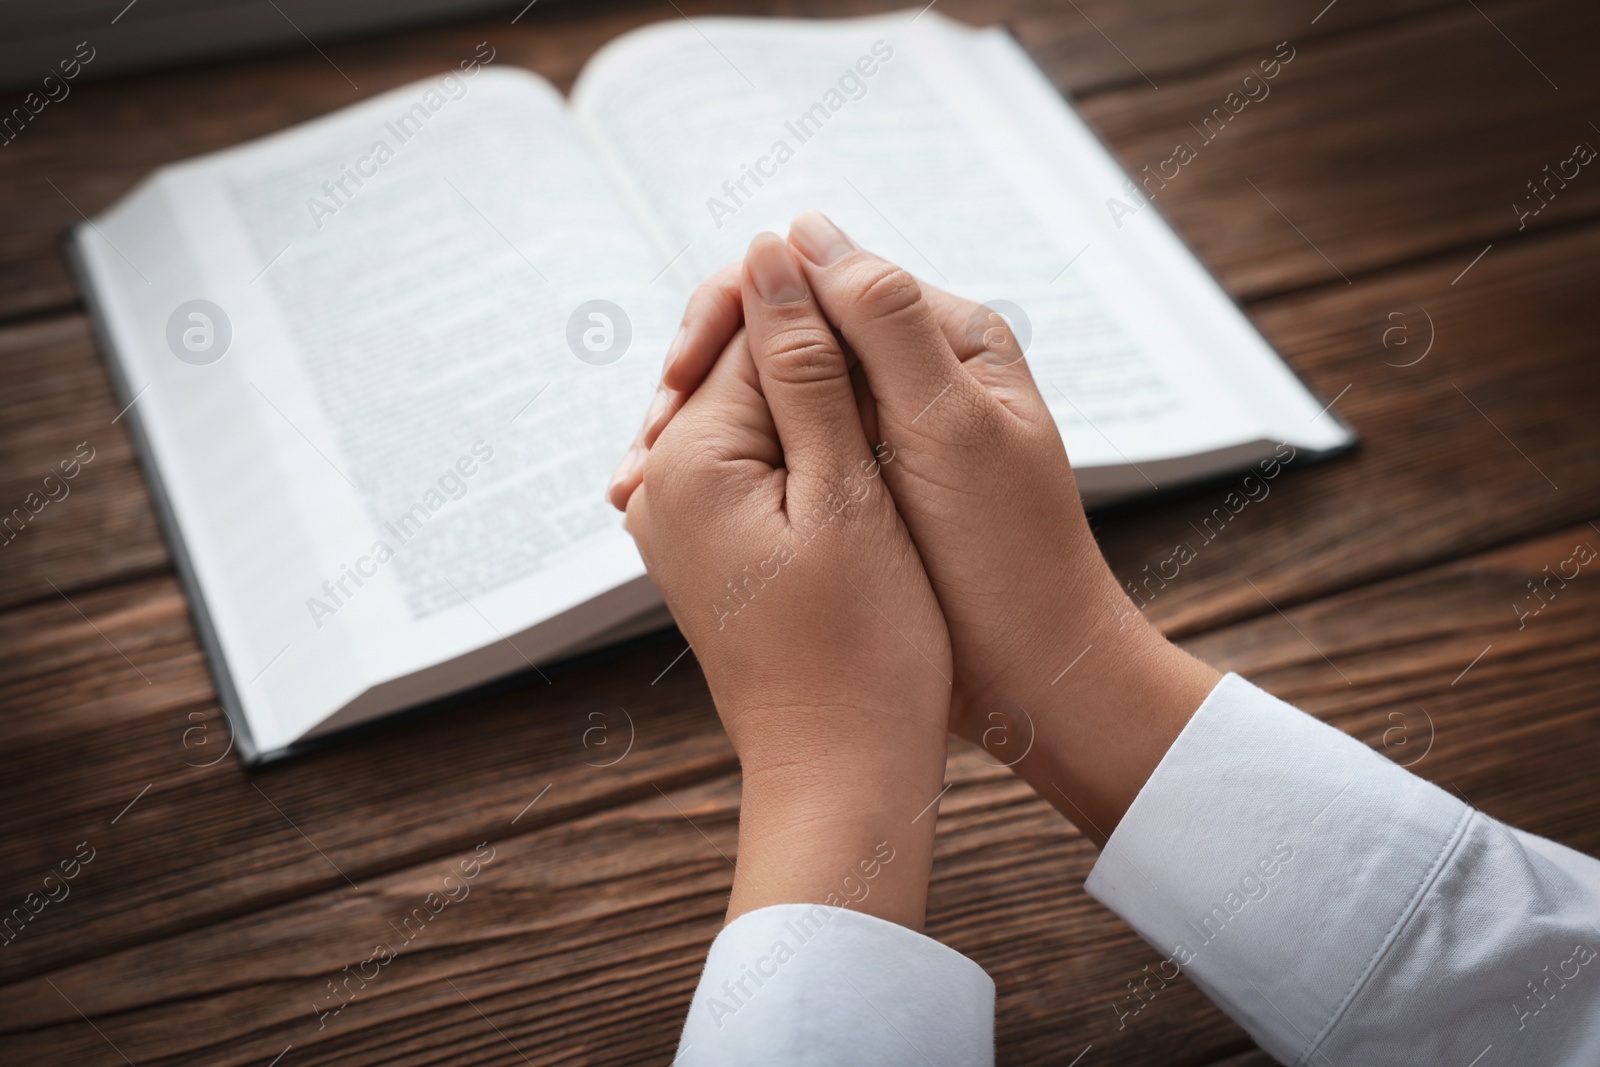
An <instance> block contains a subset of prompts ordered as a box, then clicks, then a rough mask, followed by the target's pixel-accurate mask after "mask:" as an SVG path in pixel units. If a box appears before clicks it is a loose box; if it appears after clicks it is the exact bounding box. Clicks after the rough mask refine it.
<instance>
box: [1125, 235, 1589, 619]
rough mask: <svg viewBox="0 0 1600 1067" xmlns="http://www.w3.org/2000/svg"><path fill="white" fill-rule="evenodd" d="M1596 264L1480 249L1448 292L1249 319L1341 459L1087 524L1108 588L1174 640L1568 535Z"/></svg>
mask: <svg viewBox="0 0 1600 1067" xmlns="http://www.w3.org/2000/svg"><path fill="white" fill-rule="evenodd" d="M1597 257H1600V229H1594V228H1590V229H1584V230H1581V231H1576V232H1572V233H1564V234H1556V235H1549V236H1544V237H1538V238H1529V239H1525V240H1523V241H1521V242H1518V243H1515V244H1507V246H1506V247H1505V248H1504V249H1502V248H1500V247H1499V246H1496V248H1495V249H1494V250H1493V251H1492V252H1490V253H1489V255H1488V256H1485V257H1484V259H1483V260H1482V261H1481V262H1480V263H1478V265H1477V266H1476V267H1474V268H1473V269H1472V270H1471V271H1470V272H1468V274H1467V275H1466V277H1464V278H1462V279H1461V280H1460V281H1459V282H1456V283H1455V284H1452V279H1453V278H1455V277H1456V275H1457V274H1458V273H1459V271H1460V269H1461V264H1459V263H1457V262H1456V261H1455V260H1454V259H1440V260H1438V261H1435V262H1432V263H1429V264H1423V265H1418V266H1415V267H1410V268H1406V269H1403V270H1396V271H1391V272H1386V273H1384V274H1382V275H1377V276H1374V277H1371V278H1368V279H1365V280H1364V281H1362V282H1360V283H1358V284H1356V285H1354V286H1348V287H1347V286H1344V285H1334V286H1329V287H1326V288H1324V289H1320V290H1318V291H1316V292H1312V293H1305V294H1299V295H1295V296H1289V297H1285V298H1281V299H1278V300H1273V301H1268V302H1263V303H1259V304H1257V305H1255V306H1254V307H1253V309H1252V314H1253V316H1254V318H1255V320H1256V322H1257V324H1258V325H1259V326H1260V327H1261V328H1262V330H1263V332H1264V333H1265V334H1266V336H1267V337H1268V339H1269V340H1271V341H1272V342H1273V343H1274V344H1275V345H1276V346H1277V347H1278V348H1279V349H1280V350H1281V351H1282V352H1284V353H1285V354H1286V355H1287V356H1288V358H1289V362H1290V363H1291V365H1292V366H1293V367H1294V368H1295V369H1296V370H1297V371H1299V372H1300V373H1301V374H1302V375H1304V376H1305V377H1306V378H1307V379H1308V380H1309V382H1310V384H1311V385H1312V386H1313V387H1314V388H1315V389H1316V390H1317V391H1318V392H1319V393H1320V394H1321V395H1322V396H1324V397H1326V398H1327V399H1328V400H1330V401H1333V400H1335V399H1337V405H1336V409H1337V411H1338V412H1339V414H1340V415H1342V416H1343V417H1344V418H1345V419H1346V420H1348V421H1349V422H1350V423H1351V425H1353V426H1354V427H1355V430H1356V432H1357V433H1359V434H1360V435H1361V439H1362V441H1361V447H1360V451H1359V452H1357V453H1356V454H1355V455H1352V456H1346V457H1343V458H1340V459H1335V460H1333V461H1330V462H1328V463H1324V464H1322V465H1318V466H1307V467H1305V468H1304V469H1301V470H1295V469H1294V464H1291V465H1290V466H1289V469H1288V470H1287V471H1286V472H1284V473H1280V474H1279V476H1278V477H1277V478H1276V479H1272V480H1270V481H1264V480H1263V479H1261V478H1260V477H1259V475H1258V477H1257V478H1256V479H1254V480H1252V481H1251V482H1249V483H1246V482H1245V481H1244V479H1243V478H1230V479H1227V480H1225V481H1224V482H1223V483H1221V484H1219V485H1217V486H1214V487H1212V488H1210V489H1204V490H1199V491H1195V492H1192V493H1188V494H1185V495H1184V496H1182V497H1180V498H1177V499H1173V500H1168V501H1161V502H1157V503H1152V504H1142V505H1136V506H1134V507H1132V508H1129V509H1127V510H1125V511H1123V512H1121V513H1118V514H1115V515H1107V516H1104V517H1102V518H1101V520H1100V521H1099V522H1098V523H1097V535H1098V537H1099V539H1100V544H1101V547H1102V549H1103V550H1104V551H1105V553H1106V555H1107V558H1108V559H1110V561H1111V563H1112V566H1113V569H1114V570H1115V571H1116V572H1117V574H1118V575H1119V576H1120V577H1121V578H1122V579H1123V580H1124V581H1125V582H1132V583H1134V585H1135V587H1136V589H1137V591H1138V599H1139V600H1140V601H1141V602H1142V603H1145V604H1147V607H1146V609H1145V610H1146V613H1147V614H1148V615H1149V616H1150V617H1151V618H1152V619H1154V620H1156V621H1157V622H1158V623H1159V624H1160V625H1161V626H1162V627H1163V629H1165V630H1166V631H1168V632H1169V633H1194V632H1196V631H1198V630H1200V629H1203V628H1205V627H1208V626H1214V625H1216V624H1217V623H1219V622H1222V621H1227V620H1231V619H1237V618H1242V617H1245V616H1248V615H1256V614H1261V613H1263V612H1270V611H1271V610H1272V609H1273V606H1274V605H1276V606H1278V607H1284V606H1287V605H1289V604H1293V603H1298V602H1300V601H1302V600H1306V599H1309V598H1311V597H1314V596H1319V595H1322V594H1325V593H1328V592H1331V591H1333V590H1337V589H1344V588H1348V587H1350V586H1351V585H1354V584H1357V583H1361V582H1369V581H1372V580H1374V579H1377V578H1381V577H1385V576H1388V575H1393V574H1399V573H1401V572H1403V571H1405V570H1408V569H1412V568H1415V567H1418V566H1422V565H1425V564H1427V563H1430V562H1434V561H1437V560H1440V559H1447V558H1450V557H1453V556H1458V555H1464V554H1466V553H1468V552H1473V551H1478V550H1481V549H1483V548H1487V547H1489V546H1492V545H1497V544H1504V543H1506V542H1508V541H1512V540H1516V539H1519V538H1523V537H1527V536H1529V535H1531V534H1534V533H1538V532H1542V531H1547V530H1551V529H1555V528H1557V527H1559V526H1562V525H1565V524H1568V523H1571V522H1574V521H1577V520H1579V519H1582V518H1587V517H1588V516H1589V515H1590V514H1592V512H1593V511H1594V509H1595V501H1596V500H1597V499H1600V435H1597V434H1596V432H1595V427H1596V423H1595V417H1594V412H1595V411H1596V410H1600V364H1597V363H1596V361H1595V360H1594V359H1593V358H1592V352H1593V342H1592V341H1591V338H1592V337H1593V336H1594V334H1595V331H1596V329H1597V328H1600V307H1597V306H1596V304H1595V302H1594V300H1593V293H1594V292H1595V288H1596V286H1597V285H1600V268H1597V267H1596V262H1597ZM1430 338H1431V349H1430V348H1429V347H1428V345H1429V344H1430ZM1386 340H1387V342H1388V344H1387V347H1386V344H1385V341H1386ZM1424 353H1426V355H1425V357H1424ZM1419 357H1420V358H1419ZM1406 364H1411V365H1409V366H1408V365H1406ZM1230 494H1232V495H1231V496H1230ZM1263 494H1264V495H1263ZM1251 496H1255V497H1257V498H1258V499H1256V500H1254V501H1251V500H1250V497H1251ZM1182 545H1187V546H1188V547H1189V548H1190V550H1191V551H1192V552H1193V554H1194V559H1193V560H1192V561H1191V562H1189V563H1187V564H1183V565H1182V566H1177V565H1175V564H1173V563H1171V562H1169V561H1171V560H1173V559H1174V557H1175V556H1181V555H1182V554H1181V553H1180V552H1179V551H1178V549H1179V546H1182ZM1147 568H1148V569H1147ZM1163 574H1164V575H1165V576H1166V577H1167V578H1170V579H1171V580H1170V581H1167V580H1164V579H1163V577H1162V575H1163ZM1174 574H1176V577H1173V575H1174ZM1152 575H1153V576H1154V577H1153V578H1152ZM1245 579H1248V581H1246V580H1245ZM1252 582H1253V583H1254V586H1252V585H1251V584H1250V583H1252Z"/></svg>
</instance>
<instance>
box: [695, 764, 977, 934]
mask: <svg viewBox="0 0 1600 1067" xmlns="http://www.w3.org/2000/svg"><path fill="white" fill-rule="evenodd" d="M944 749H945V739H944V735H943V734H942V733H940V734H939V735H938V737H937V741H933V740H932V739H931V738H930V740H929V741H927V742H920V743H915V744H910V745H903V746H899V747H898V748H897V749H896V750H895V751H893V752H891V753H889V754H887V755H885V756H883V757H882V758H878V759H862V758H859V756H854V755H851V756H846V755H845V754H842V753H840V754H836V756H835V758H832V759H828V760H824V761H820V762H817V761H814V762H808V763H795V762H778V761H765V762H759V763H747V765H746V768H745V774H744V783H743V797H742V800H741V806H740V814H739V855H738V865H737V870H736V871H735V875H734V886H733V893H732V895H731V897H730V899H729V903H728V915H727V918H728V920H729V921H731V920H733V919H734V918H737V917H738V916H739V915H742V914H744V913H745V912H748V911H754V910H755V909H756V908H760V907H766V906H767V905H770V904H825V905H829V906H832V907H842V908H849V909H851V910H854V911H861V912H865V913H867V914H869V915H874V916H877V917H878V918H881V919H886V920H888V921H890V922H895V923H899V924H901V925H903V926H907V927H910V928H911V929H914V930H920V929H921V928H922V922H923V917H924V913H925V911H926V905H927V888H928V876H929V873H930V871H931V869H932V863H933V838H934V825H935V823H936V822H937V816H938V812H937V805H936V804H935V803H933V801H934V800H935V799H936V798H937V797H938V796H939V793H940V789H941V787H942V781H943V777H944Z"/></svg>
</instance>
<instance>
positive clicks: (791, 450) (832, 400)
mask: <svg viewBox="0 0 1600 1067" xmlns="http://www.w3.org/2000/svg"><path fill="white" fill-rule="evenodd" d="M741 286H742V290H743V295H744V314H745V329H746V333H747V336H748V338H749V344H750V352H751V355H752V356H753V357H754V361H755V368H756V373H757V374H758V375H759V376H760V380H761V389H762V392H763V393H764V394H765V395H766V398H767V406H768V407H769V408H770V409H771V411H772V421H773V424H774V425H775V426H776V428H777V431H778V440H779V442H780V443H781V444H782V446H783V454H784V464H785V465H786V466H787V467H788V469H789V482H788V490H787V491H788V495H789V497H790V498H791V499H797V500H798V502H799V503H800V504H801V505H802V506H804V505H806V504H810V503H813V502H816V501H820V500H822V499H824V498H825V497H826V496H827V495H828V494H829V493H831V492H835V491H838V489H839V486H840V485H841V484H843V483H844V481H845V480H846V479H847V478H848V477H849V476H850V474H851V473H852V472H853V471H855V470H856V469H857V467H858V465H859V464H861V463H863V462H869V461H870V459H871V455H872V452H871V449H870V448H869V447H868V445H867V437H866V432H865V431H864V430H863V429H862V428H861V415H860V412H859V410H858V409H857V407H856V396H855V390H854V388H853V387H852V385H851V382H850V368H849V365H848V363H847V362H846V361H845V357H844V353H843V351H842V350H841V349H840V347H839V342H838V340H837V339H836V338H835V337H834V335H833V328H832V327H830V326H829V325H828V322H827V320H826V319H825V318H823V316H822V311H821V310H820V309H819V308H818V307H817V303H816V301H815V300H813V299H812V296H811V290H810V289H809V287H807V285H806V280H805V275H803V274H802V273H801V271H800V266H799V264H798V263H796V262H795V259H794V255H793V253H791V252H790V251H789V246H788V244H787V243H785V242H784V241H783V240H782V239H781V238H779V237H778V236H777V235H775V234H771V233H763V234H759V235H757V237H756V239H755V240H754V241H752V242H750V249H749V252H748V253H747V254H746V255H745V265H744V272H743V275H742V278H741Z"/></svg>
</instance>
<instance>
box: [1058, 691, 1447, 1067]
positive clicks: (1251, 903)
mask: <svg viewBox="0 0 1600 1067" xmlns="http://www.w3.org/2000/svg"><path fill="white" fill-rule="evenodd" d="M1471 815H1472V810H1471V809H1470V808H1469V807H1467V806H1466V805H1465V804H1463V803H1462V802H1461V801H1459V800H1457V799H1456V798H1455V797H1452V796H1450V795H1449V794H1447V793H1445V792H1444V791H1443V790H1440V789H1439V788H1437V787H1435V786H1433V785H1431V784H1429V783H1428V782H1425V781H1423V780H1422V779H1420V778H1418V777H1416V776H1415V775H1412V774H1410V773H1409V772H1407V771H1405V770H1403V769H1402V768H1400V767H1397V766H1396V765H1394V764H1393V763H1391V762H1390V761H1389V760H1387V759H1385V758H1383V757H1382V756H1380V755H1378V754H1377V753H1375V752H1373V751H1372V750H1371V749H1370V748H1368V747H1367V746H1366V745H1363V744H1361V743H1360V742H1359V741H1356V740H1354V739H1353V738H1350V737H1348V736H1346V735H1345V734H1344V733H1342V732H1340V731H1339V730H1336V729H1334V728H1333V727H1330V726H1328V725H1326V724H1324V723H1322V722H1319V721H1318V720H1316V719H1314V718H1312V717H1311V716H1309V715H1306V714H1305V713H1303V712H1301V711H1300V710H1298V709H1297V708H1294V707H1292V706H1291V705H1289V704H1286V703H1284V702H1283V701H1281V700H1278V699H1277V698H1275V697H1273V696H1271V695H1270V694H1268V693H1265V692H1263V691H1262V690H1260V689H1258V688H1256V687H1255V686H1253V685H1251V684H1250V683H1249V682H1247V681H1245V680H1244V679H1243V678H1240V677H1239V676H1238V675H1236V674H1229V675H1227V676H1226V677H1224V678H1223V679H1222V681H1220V682H1219V683H1217V687H1216V688H1215V689H1213V690H1212V691H1211V694H1210V695H1209V696H1208V697H1206V700H1205V702H1204V703H1203V704H1201V706H1200V709H1199V710H1198V711H1197V712H1195V714H1194V717H1193V718H1192V719H1190V721H1189V723H1188V725H1186V726H1185V727H1184V729H1183V731H1182V733H1180V734H1179V736H1178V739H1177V740H1176V741H1175V742H1174V743H1173V745H1172V747H1171V748H1170V749H1169V750H1168V751H1167V754H1166V756H1165V757H1164V758H1163V759H1162V761H1161V763H1160V765H1159V766H1158V767H1157V768H1156V770H1155V773H1154V774H1152V775H1151V776H1150V780H1149V781H1148V782H1146V783H1145V786H1144V788H1143V789H1142V790H1141V791H1140V793H1139V795H1138V796H1137V797H1136V798H1135V799H1134V802H1133V805H1132V806H1131V807H1130V808H1129V809H1128V813H1127V814H1126V815H1125V816H1124V817H1123V819H1122V822H1121V823H1120V824H1119V825H1118V827H1117V829H1116V832H1115V833H1113V834H1112V835H1111V840H1110V841H1109V842H1107V844H1106V848H1105V850H1104V851H1103V852H1102V853H1101V856H1100V859H1099V861H1098V862H1097V863H1096V864H1095V867H1094V870H1093V871H1091V872H1090V875H1089V880H1088V883H1087V885H1086V888H1087V889H1088V891H1089V893H1090V894H1091V895H1092V896H1093V897H1094V898H1095V899H1097V900H1099V901H1100V902H1101V903H1103V904H1105V905H1106V906H1107V907H1109V908H1111V909H1112V910H1113V911H1115V912H1117V914H1119V915H1121V916H1122V917H1123V918H1124V919H1125V920H1127V922H1128V923H1129V924H1130V925H1131V926H1132V927H1133V928H1134V929H1135V930H1137V931H1138V932H1139V934H1140V935H1141V936H1143V937H1144V938H1145V940H1147V941H1149V942H1150V943H1151V944H1152V945H1154V946H1156V948H1157V949H1158V951H1160V952H1162V953H1164V954H1166V955H1167V958H1166V959H1164V960H1162V961H1161V962H1160V963H1159V964H1157V965H1156V966H1154V967H1153V968H1150V969H1148V971H1147V973H1146V974H1145V976H1144V977H1143V982H1142V986H1140V987H1138V988H1134V987H1133V986H1132V984H1130V989H1132V993H1131V995H1130V996H1128V997H1125V998H1122V999H1120V1000H1119V1001H1118V1002H1117V1003H1116V1005H1114V1007H1115V1010H1116V1011H1117V1014H1118V1016H1119V1018H1121V1019H1122V1020H1123V1022H1124V1025H1126V1021H1127V1019H1128V1017H1130V1016H1133V1015H1137V1014H1138V1013H1139V1011H1141V1010H1143V1007H1144V1005H1145V1004H1147V1003H1149V1002H1150V1000H1151V999H1153V995H1154V993H1155V989H1154V988H1152V982H1155V983H1159V984H1160V985H1165V984H1166V982H1168V981H1171V980H1172V979H1175V978H1176V977H1177V975H1178V973H1179V972H1180V971H1181V972H1183V973H1186V974H1188V975H1189V977H1190V978H1191V979H1193V980H1194V982H1195V984H1196V985H1198V986H1200V987H1201V989H1202V990H1203V991H1204V992H1206V994H1207V995H1209V996H1210V997H1211V999H1212V1000H1214V1001H1216V1002H1217V1004H1218V1005H1219V1006H1220V1007H1221V1008H1222V1009H1223V1010H1224V1011H1226V1012H1227V1013H1228V1014H1229V1015H1231V1016H1232V1017H1233V1018H1234V1019H1236V1020H1238V1021H1239V1022H1240V1023H1241V1024H1242V1025H1243V1026H1244V1027H1245V1029H1246V1030H1248V1031H1249V1032H1250V1035H1251V1036H1252V1037H1254V1038H1255V1039H1256V1041H1257V1042H1258V1043H1259V1044H1260V1045H1261V1046H1262V1047H1263V1048H1264V1049H1266V1051H1267V1052H1269V1053H1271V1054H1272V1055H1273V1056H1275V1057H1277V1058H1278V1059H1280V1060H1282V1061H1283V1062H1284V1063H1288V1064H1297V1063H1300V1062H1302V1060H1303V1058H1305V1057H1306V1056H1309V1055H1310V1054H1311V1053H1312V1051H1313V1050H1315V1049H1316V1048H1317V1047H1318V1044H1319V1043H1320V1042H1321V1041H1323V1040H1324V1039H1325V1038H1326V1036H1327V1035H1328V1033H1329V1032H1330V1031H1331V1030H1332V1029H1333V1027H1334V1026H1335V1025H1336V1024H1337V1022H1338V1021H1339V1019H1340V1017H1341V1015H1342V1014H1343V1012H1344V1011H1345V1010H1346V1008H1347V1007H1348V1005H1349V1004H1350V1002H1351V1001H1352V1000H1353V999H1354V998H1355V996H1356V994H1357V993H1358V992H1359V990H1360V988H1361V986H1362V985H1363V983H1364V982H1365V981H1366V979H1367V978H1368V977H1369V976H1370V975H1371V973H1372V972H1373V970H1374V969H1375V968H1376V967H1377V966H1378V964H1379V962H1380V960H1381V959H1382V958H1383V956H1384V954H1385V952H1386V951H1387V950H1388V948H1389V946H1390V945H1391V944H1392V943H1393V941H1394V940H1395V938H1396V937H1397V935H1398V933H1399V931H1400V930H1401V928H1402V927H1403V926H1404V924H1405V922H1406V920H1407V919H1408V917H1409V916H1411V915H1412V913H1413V912H1414V911H1415V910H1416V908H1417V906H1418V904H1419V903H1420V902H1421V900H1422V899H1423V897H1424V896H1425V895H1426V893H1427V892H1428V890H1429V888H1430V887H1431V886H1432V885H1433V883H1434V881H1435V879H1437V877H1438V875H1439V872H1440V871H1441V870H1442V869H1443V867H1444V866H1445V863H1446V861H1447V860H1448V859H1449V856H1450V854H1451V852H1452V851H1453V850H1454V849H1455V848H1456V846H1457V844H1458V843H1459V841H1460V839H1461V836H1462V834H1463V832H1464V831H1465V829H1466V827H1467V824H1468V822H1469V821H1470V819H1471ZM1136 977H1138V976H1136Z"/></svg>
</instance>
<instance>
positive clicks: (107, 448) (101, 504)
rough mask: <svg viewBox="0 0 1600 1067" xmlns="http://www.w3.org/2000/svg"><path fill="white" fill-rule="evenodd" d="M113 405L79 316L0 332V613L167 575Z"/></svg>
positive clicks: (159, 541) (122, 424)
mask: <svg viewBox="0 0 1600 1067" xmlns="http://www.w3.org/2000/svg"><path fill="white" fill-rule="evenodd" d="M121 406H122V405H121V404H119V403H117V401H116V399H115V397H114V395H113V393H112V391H111V383H110V380H109V379H108V378H107V377H106V373H105V369H104V367H103V366H102V365H101V364H100V360H99V357H98V356H97V355H96V354H95V351H94V346H93V341H92V340H91V339H90V336H89V329H88V323H87V322H86V321H85V319H84V318H83V317H82V316H81V315H64V316H58V317H52V318H47V319H40V320H37V321H34V322H29V323H25V324H23V325H19V326H13V327H10V328H7V329H0V553H3V555H0V559H3V560H4V563H5V566H4V568H0V608H4V607H6V606H9V605H12V604H17V603H21V602H24V601H28V600H37V599H39V598H41V597H53V596H55V595H56V593H55V590H56V589H62V590H66V591H67V592H68V593H71V592H72V591H73V590H75V589H78V588H81V587H84V586H87V585H94V584H98V583H100V582H104V581H108V580H118V579H123V578H127V577H130V576H134V575H139V574H149V573H152V572H158V571H164V570H166V569H167V568H168V567H169V566H170V557H169V556H168V553H167V547H166V544H165V543H164V542H163V541H162V539H161V533H160V531H159V530H158V529H157V527H156V523H155V515H154V513H153V512H152V511H151V509H150V498H149V495H148V493H147V492H146V490H145V486H144V480H143V478H142V477H141V476H140V473H139V470H138V461H137V459H136V458H135V456H134V453H133V446H132V442H131V441H130V440H129V438H128V434H127V425H126V423H125V422H123V421H122V420H121V419H120V418H119V417H118V416H119V414H120V411H119V409H120V408H121ZM80 457H87V459H86V461H83V460H81V459H80ZM64 464H65V466H63V465H64ZM68 473H72V477H70V478H69V477H66V475H67V474H68Z"/></svg>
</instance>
